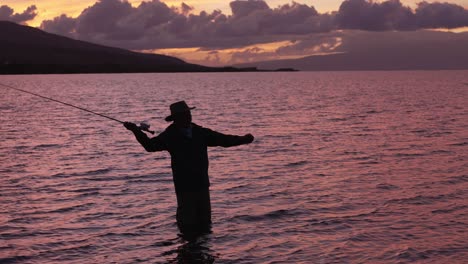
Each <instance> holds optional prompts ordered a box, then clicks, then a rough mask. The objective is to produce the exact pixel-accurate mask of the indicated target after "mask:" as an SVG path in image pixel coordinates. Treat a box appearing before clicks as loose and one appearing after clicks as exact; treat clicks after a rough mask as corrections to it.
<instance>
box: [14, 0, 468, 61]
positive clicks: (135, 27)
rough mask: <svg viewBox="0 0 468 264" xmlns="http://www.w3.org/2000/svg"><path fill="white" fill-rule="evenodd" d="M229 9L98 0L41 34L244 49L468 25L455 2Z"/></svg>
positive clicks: (352, 1)
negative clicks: (347, 34) (344, 32)
mask: <svg viewBox="0 0 468 264" xmlns="http://www.w3.org/2000/svg"><path fill="white" fill-rule="evenodd" d="M230 7H231V10H232V15H226V14H223V13H222V12H221V11H219V10H215V11H213V12H206V11H202V12H200V13H198V14H194V13H193V8H192V7H190V6H188V5H186V4H181V6H180V7H169V6H168V5H166V4H165V3H163V2H161V1H159V0H151V1H147V2H142V3H141V4H140V5H139V6H137V7H133V6H131V5H130V3H129V2H127V1H126V0H100V1H98V2H97V3H95V4H94V5H92V6H90V7H88V8H86V9H85V10H84V11H83V12H82V13H81V14H80V15H79V16H78V17H76V18H70V17H67V16H65V15H62V16H60V17H57V18H55V19H53V20H46V21H44V22H43V23H42V25H41V28H42V29H44V30H46V31H49V32H53V33H58V34H67V35H68V36H72V37H74V38H77V39H81V40H86V41H92V42H96V43H101V44H105V45H111V46H117V47H122V48H128V49H136V50H145V49H157V48H183V47H203V48H204V49H215V48H228V47H241V46H246V45H252V44H256V43H267V42H274V41H282V40H289V39H291V37H298V36H303V37H305V36H308V35H310V34H314V35H317V33H325V32H332V31H335V30H340V29H359V30H370V31H384V30H417V29H421V28H440V27H444V28H454V27H461V26H468V11H467V10H466V9H464V8H463V7H461V6H458V5H454V4H449V3H427V2H421V3H420V4H419V5H418V7H417V8H416V9H415V10H412V9H410V8H409V7H407V6H404V5H402V4H401V2H400V1H399V0H389V1H384V2H373V1H367V0H346V1H344V2H343V3H342V5H341V7H340V9H339V10H338V11H337V12H333V13H325V14H320V13H318V12H317V11H316V10H315V8H314V7H313V6H308V5H306V4H299V3H295V2H292V3H290V4H285V5H281V6H279V7H277V8H271V7H269V6H268V4H267V3H266V2H265V1H262V0H247V1H233V2H231V3H230ZM7 13H8V12H7ZM9 16H11V14H10V15H9ZM299 39H301V38H299ZM298 43H299V42H298ZM301 43H303V44H304V45H305V43H307V42H301ZM286 51H287V49H286V50H283V51H282V52H286ZM249 52H250V53H259V51H258V50H250V51H249ZM239 56H244V54H240V55H239Z"/></svg>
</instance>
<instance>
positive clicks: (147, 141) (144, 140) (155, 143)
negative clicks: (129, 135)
mask: <svg viewBox="0 0 468 264" xmlns="http://www.w3.org/2000/svg"><path fill="white" fill-rule="evenodd" d="M124 126H125V128H126V129H128V130H130V131H132V132H133V134H134V135H135V138H136V139H137V141H138V142H139V143H140V144H141V145H142V146H143V147H144V148H145V150H146V151H148V152H155V151H162V150H166V144H165V142H164V140H163V138H164V137H163V136H162V134H159V135H158V136H156V137H154V138H149V137H148V136H147V135H146V134H145V133H143V132H142V131H141V130H140V128H139V127H138V126H137V125H136V124H134V123H131V122H125V123H124ZM163 133H164V132H163Z"/></svg>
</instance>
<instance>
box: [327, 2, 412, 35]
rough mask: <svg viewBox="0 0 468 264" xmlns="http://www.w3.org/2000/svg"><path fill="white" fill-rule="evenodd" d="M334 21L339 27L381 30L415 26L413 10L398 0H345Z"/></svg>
mask: <svg viewBox="0 0 468 264" xmlns="http://www.w3.org/2000/svg"><path fill="white" fill-rule="evenodd" d="M336 23H337V27H338V28H341V29H361V30H375V31H382V30H394V29H395V30H402V29H411V28H415V25H414V14H413V12H412V11H411V9H410V8H409V7H405V6H403V5H402V4H401V2H400V1H399V0H389V1H385V2H382V3H376V2H371V1H366V0H346V1H344V2H343V3H342V4H341V6H340V9H339V11H338V13H337V15H336Z"/></svg>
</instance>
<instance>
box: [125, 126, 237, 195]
mask: <svg viewBox="0 0 468 264" xmlns="http://www.w3.org/2000/svg"><path fill="white" fill-rule="evenodd" d="M191 128H192V129H191V132H192V133H191V136H190V134H187V133H184V131H183V130H181V129H179V128H177V127H176V126H175V125H174V124H171V125H170V126H169V127H167V128H166V130H165V131H163V132H162V133H161V134H159V135H158V136H156V137H153V138H149V137H148V136H147V135H146V134H145V133H143V132H141V131H135V132H134V134H135V136H136V138H137V140H138V142H140V144H141V145H142V146H143V147H144V148H145V149H146V151H149V152H155V151H164V150H166V151H168V152H169V153H170V155H171V167H172V176H173V179H174V186H175V190H176V192H177V193H179V192H186V191H199V190H203V189H207V188H208V187H209V185H210V181H209V177H208V166H209V162H208V147H213V146H221V147H232V146H238V145H242V144H245V143H246V142H245V139H244V138H243V137H241V136H234V135H225V134H222V133H219V132H216V131H213V130H210V129H208V128H204V127H201V126H198V125H196V124H194V123H192V125H191Z"/></svg>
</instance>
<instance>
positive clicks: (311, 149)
mask: <svg viewBox="0 0 468 264" xmlns="http://www.w3.org/2000/svg"><path fill="white" fill-rule="evenodd" d="M0 83H4V84H8V85H12V86H15V87H18V88H21V89H25V90H29V91H32V92H36V93H40V94H43V95H45V96H50V97H53V98H55V99H59V100H63V101H65V102H68V103H72V104H76V105H79V106H82V107H85V108H89V109H91V110H93V111H97V112H100V113H103V114H106V115H110V116H112V117H115V118H118V119H120V120H125V121H134V122H137V121H138V122H139V121H147V122H149V123H150V124H151V125H152V128H153V129H155V130H157V131H158V132H160V131H162V130H163V129H164V128H165V127H166V126H167V123H165V122H164V121H163V118H164V117H165V116H166V115H167V114H168V105H169V104H170V103H172V102H175V101H177V100H181V99H183V100H186V101H187V102H188V103H189V104H190V105H194V106H196V107H197V109H196V110H194V112H193V118H194V122H196V123H197V124H199V125H202V126H205V127H209V128H212V129H214V130H218V131H220V132H225V133H231V134H245V133H252V134H254V135H255V136H256V141H255V142H254V143H253V144H251V145H248V146H240V147H236V148H229V149H223V148H212V149H210V152H209V154H210V176H211V182H212V187H211V193H212V207H213V222H214V223H213V229H212V231H213V232H212V233H211V234H208V235H206V236H203V237H200V238H199V240H198V241H196V242H191V243H189V242H187V241H185V240H184V239H183V238H181V237H179V235H178V230H177V226H176V224H175V208H176V202H175V194H174V190H173V185H172V176H171V171H170V158H169V155H168V154H167V153H145V152H144V150H143V148H142V147H141V146H139V145H138V143H137V142H136V141H135V140H134V138H133V136H132V135H131V134H130V133H129V132H128V131H127V130H125V129H124V128H123V127H122V126H121V125H120V124H119V123H117V122H114V121H110V120H106V119H103V118H101V117H99V116H94V115H90V114H88V113H85V112H81V111H79V110H76V109H73V108H69V107H66V106H63V105H60V104H57V103H53V102H49V101H46V100H44V99H40V98H37V97H33V96H31V95H28V94H22V93H19V92H17V91H12V90H8V89H5V88H0V102H1V103H0V124H1V126H0V133H1V138H2V140H1V141H0V164H1V166H0V175H1V177H0V188H1V189H0V204H1V207H0V263H137V262H143V263H168V262H169V263H212V262H213V261H214V262H215V263H464V262H465V263H466V259H468V231H467V230H468V107H467V105H468V72H467V71H441V72H320V73H313V72H297V73H214V74H126V75H49V76H0Z"/></svg>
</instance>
